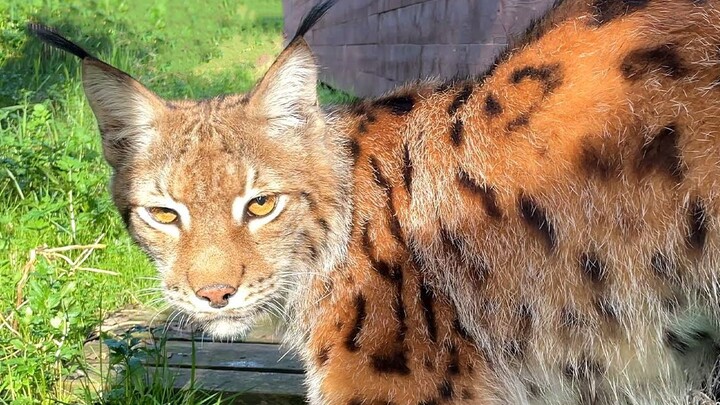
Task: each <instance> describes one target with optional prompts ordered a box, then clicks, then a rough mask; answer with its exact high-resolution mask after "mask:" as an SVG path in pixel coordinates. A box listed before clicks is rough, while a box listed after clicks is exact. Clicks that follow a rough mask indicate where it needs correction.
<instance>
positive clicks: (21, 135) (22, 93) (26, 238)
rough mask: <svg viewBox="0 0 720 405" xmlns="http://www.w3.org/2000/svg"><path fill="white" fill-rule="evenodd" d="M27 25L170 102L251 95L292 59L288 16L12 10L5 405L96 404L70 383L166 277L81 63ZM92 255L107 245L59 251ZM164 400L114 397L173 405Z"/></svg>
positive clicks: (3, 56) (133, 3)
mask: <svg viewBox="0 0 720 405" xmlns="http://www.w3.org/2000/svg"><path fill="white" fill-rule="evenodd" d="M29 20H32V21H40V22H43V23H46V24H48V25H51V26H54V27H56V28H58V29H59V30H60V31H61V32H63V33H64V34H66V35H67V36H68V37H69V38H71V39H73V40H75V41H77V42H79V43H80V44H82V45H83V46H84V47H85V48H86V49H87V50H89V51H90V52H91V53H93V54H95V55H96V56H98V57H100V58H101V59H103V60H105V61H107V62H109V63H111V64H113V65H115V66H117V67H119V68H120V69H123V70H125V71H127V72H129V73H130V74H131V75H133V76H134V77H136V78H137V79H139V80H140V81H141V82H143V83H145V84H146V85H147V86H148V87H150V88H151V89H153V90H154V91H155V92H157V93H158V94H159V95H161V96H162V97H166V98H185V97H190V98H201V97H207V96H213V95H217V94H223V93H235V92H242V91H247V90H248V89H249V88H250V86H251V85H252V84H253V82H254V81H255V80H256V79H257V78H258V77H259V76H260V75H261V74H262V72H263V71H264V70H265V69H266V68H267V67H268V66H269V65H270V63H272V61H273V58H274V56H275V55H276V54H277V53H278V52H279V51H280V49H281V45H282V33H281V27H282V10H281V4H280V0H246V1H231V0H205V1H202V2H182V5H178V4H177V3H176V2H172V1H169V0H160V1H153V2H147V1H141V0H126V1H123V0H93V1H81V0H10V2H9V3H8V2H7V0H5V1H4V2H2V1H1V0H0V252H2V253H0V403H14V404H25V403H28V404H29V403H43V404H47V403H55V402H56V401H62V402H88V401H93V400H97V399H98V396H99V395H101V394H100V393H99V392H96V391H94V390H86V391H85V392H76V393H69V392H65V391H63V390H62V389H61V384H60V381H62V379H63V378H65V377H66V376H68V375H71V374H73V373H76V372H77V371H78V370H79V369H82V368H83V367H84V361H83V358H82V351H81V349H82V344H83V340H84V339H85V337H86V335H87V333H88V331H89V330H91V329H92V328H93V327H94V326H95V325H97V324H98V323H99V321H100V319H101V318H102V316H103V314H104V313H107V312H109V311H113V310H115V309H117V308H121V307H123V306H126V305H128V304H144V303H147V302H148V301H150V300H152V299H154V298H156V297H155V296H154V295H152V294H149V295H143V293H142V291H143V290H147V289H148V288H151V287H153V286H155V284H156V280H154V279H153V278H154V276H155V273H154V270H153V269H152V267H151V265H150V264H149V263H148V261H147V260H146V258H145V257H144V256H143V255H142V254H141V253H140V252H139V251H138V250H137V249H136V248H135V247H134V246H133V245H132V243H131V242H130V240H129V238H128V237H127V235H126V234H125V230H124V229H123V226H122V223H121V220H120V218H119V217H118V215H117V213H116V212H115V210H114V207H113V205H112V203H111V201H110V199H109V196H108V193H107V181H108V176H109V169H108V167H107V165H106V164H105V163H104V161H103V160H102V153H101V149H100V140H99V135H98V131H97V129H96V124H95V120H94V117H93V115H92V112H91V111H90V109H89V107H88V106H87V103H86V101H85V98H84V95H83V93H82V85H81V83H80V71H79V63H78V61H77V60H76V59H74V58H73V57H71V56H68V55H64V54H62V53H61V52H59V51H50V50H48V49H47V48H46V47H43V46H41V45H40V44H39V43H38V42H37V41H35V40H33V39H30V38H28V37H27V35H26V33H25V24H26V22H27V21H29ZM321 96H322V100H324V101H325V102H327V101H346V100H348V97H347V96H344V95H338V94H337V93H333V92H332V91H329V90H327V89H324V88H321ZM94 243H100V244H104V245H105V246H104V248H97V249H82V248H79V249H73V250H68V251H62V252H57V251H53V250H52V248H58V247H64V246H70V245H90V244H94ZM43 247H47V248H48V249H50V250H47V249H46V250H43ZM31 256H34V258H35V260H34V261H31ZM63 256H64V257H63ZM66 259H67V260H66ZM68 260H69V261H70V263H69V262H68ZM126 388H127V387H126ZM143 389H144V388H141V389H140V391H142V390H143ZM163 389H164V388H162V387H159V388H158V387H148V388H147V389H146V390H145V391H144V392H140V393H138V392H135V391H132V390H129V389H125V390H124V391H122V392H123V394H117V392H116V394H117V395H120V396H119V397H118V398H115V399H114V400H112V401H110V400H109V399H108V398H110V397H108V395H107V394H104V395H105V397H104V398H105V401H106V402H112V403H162V402H164V401H165V402H167V401H166V398H168V397H165V396H163V395H164V394H162V392H163V391H162V390H163ZM131 391H132V392H131ZM123 395H125V397H123ZM138 398H142V399H138ZM151 398H155V399H151ZM185 399H187V398H185ZM176 400H177V401H179V402H174V403H182V402H183V401H184V399H182V398H180V397H177V398H176Z"/></svg>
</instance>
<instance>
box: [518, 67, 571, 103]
mask: <svg viewBox="0 0 720 405" xmlns="http://www.w3.org/2000/svg"><path fill="white" fill-rule="evenodd" d="M525 79H528V80H535V81H539V82H540V83H541V84H542V86H543V93H544V94H545V95H548V94H550V93H552V92H553V91H554V90H555V89H557V88H558V87H559V86H560V85H561V84H562V77H561V75H560V65H557V64H554V65H540V66H526V67H523V68H519V69H516V70H515V71H513V73H512V75H511V76H510V82H512V83H513V84H520V83H521V82H522V81H524V80H525Z"/></svg>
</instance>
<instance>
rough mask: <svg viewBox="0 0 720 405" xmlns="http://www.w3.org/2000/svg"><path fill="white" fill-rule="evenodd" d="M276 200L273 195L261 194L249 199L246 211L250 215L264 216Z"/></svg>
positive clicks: (271, 209)
mask: <svg viewBox="0 0 720 405" xmlns="http://www.w3.org/2000/svg"><path fill="white" fill-rule="evenodd" d="M276 202H277V197H275V196H274V195H261V196H260V197H255V198H253V199H252V200H250V203H248V206H247V211H248V213H249V214H250V216H253V217H264V216H266V215H267V214H269V213H271V212H272V211H273V210H274V209H275V203H276Z"/></svg>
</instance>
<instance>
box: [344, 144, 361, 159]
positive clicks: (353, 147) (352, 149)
mask: <svg viewBox="0 0 720 405" xmlns="http://www.w3.org/2000/svg"><path fill="white" fill-rule="evenodd" d="M345 148H346V149H347V151H348V154H349V155H350V157H351V158H352V160H353V164H357V161H358V159H360V143H358V141H357V140H355V139H349V140H348V141H347V142H345Z"/></svg>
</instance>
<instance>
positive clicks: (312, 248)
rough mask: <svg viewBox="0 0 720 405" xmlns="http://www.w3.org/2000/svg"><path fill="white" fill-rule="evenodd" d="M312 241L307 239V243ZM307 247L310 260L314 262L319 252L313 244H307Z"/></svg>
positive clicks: (318, 256)
mask: <svg viewBox="0 0 720 405" xmlns="http://www.w3.org/2000/svg"><path fill="white" fill-rule="evenodd" d="M311 242H312V241H309V242H308V243H311ZM307 249H308V255H309V256H310V260H311V261H313V262H315V261H317V260H318V259H319V258H320V254H319V252H318V250H317V248H316V247H315V246H314V245H311V244H309V245H308V246H307Z"/></svg>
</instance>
